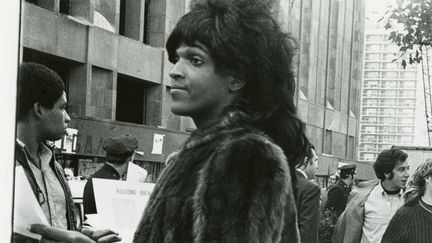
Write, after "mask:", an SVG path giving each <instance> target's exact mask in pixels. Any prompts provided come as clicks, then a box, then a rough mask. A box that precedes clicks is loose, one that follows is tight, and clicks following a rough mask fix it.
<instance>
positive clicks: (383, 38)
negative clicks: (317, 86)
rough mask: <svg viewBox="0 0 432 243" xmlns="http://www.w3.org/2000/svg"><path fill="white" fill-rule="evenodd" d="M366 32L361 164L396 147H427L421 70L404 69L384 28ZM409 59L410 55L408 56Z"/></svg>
mask: <svg viewBox="0 0 432 243" xmlns="http://www.w3.org/2000/svg"><path fill="white" fill-rule="evenodd" d="M379 27H380V26H378V28H371V29H369V28H368V29H366V32H365V58H364V74H363V84H362V87H363V91H362V103H361V104H362V107H361V122H360V146H359V160H361V161H372V162H373V161H375V160H376V157H377V155H378V154H379V153H380V152H381V151H382V150H384V149H388V148H390V147H391V146H393V145H398V146H427V145H428V144H427V142H428V140H427V132H426V118H425V106H424V93H423V91H424V88H423V83H422V76H421V66H420V65H417V64H413V65H409V64H408V65H407V66H406V68H405V69H404V68H403V67H402V66H401V64H400V60H398V61H394V60H395V59H398V58H399V57H400V55H401V54H400V52H399V48H398V47H397V46H396V44H394V43H392V42H390V41H389V40H388V36H389V32H388V31H386V30H385V29H383V28H379ZM406 56H408V55H406Z"/></svg>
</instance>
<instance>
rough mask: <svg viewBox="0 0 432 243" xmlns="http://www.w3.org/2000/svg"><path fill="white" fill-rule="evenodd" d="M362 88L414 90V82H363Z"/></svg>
mask: <svg viewBox="0 0 432 243" xmlns="http://www.w3.org/2000/svg"><path fill="white" fill-rule="evenodd" d="M363 88H402V89H405V88H416V81H415V80H408V81H406V80H364V84H363Z"/></svg>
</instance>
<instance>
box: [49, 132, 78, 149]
mask: <svg viewBox="0 0 432 243" xmlns="http://www.w3.org/2000/svg"><path fill="white" fill-rule="evenodd" d="M77 136H78V129H75V128H70V127H68V128H66V134H65V135H64V137H63V138H62V139H60V140H57V141H55V142H54V145H55V146H56V147H57V148H60V149H61V150H62V151H63V152H64V153H69V154H74V153H75V151H76V144H77Z"/></svg>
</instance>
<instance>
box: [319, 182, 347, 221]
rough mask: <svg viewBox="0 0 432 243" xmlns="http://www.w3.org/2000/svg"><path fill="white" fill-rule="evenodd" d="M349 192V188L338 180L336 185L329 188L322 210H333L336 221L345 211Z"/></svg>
mask: <svg viewBox="0 0 432 243" xmlns="http://www.w3.org/2000/svg"><path fill="white" fill-rule="evenodd" d="M350 192H351V187H349V186H348V185H347V184H345V182H343V181H342V180H340V181H339V182H338V183H336V184H334V185H333V186H331V187H330V189H329V191H328V193H327V203H326V206H325V208H324V209H329V210H331V209H334V210H335V214H336V215H335V217H336V219H337V218H339V216H340V215H341V214H342V212H343V211H344V210H345V207H346V205H347V202H348V197H349V194H350Z"/></svg>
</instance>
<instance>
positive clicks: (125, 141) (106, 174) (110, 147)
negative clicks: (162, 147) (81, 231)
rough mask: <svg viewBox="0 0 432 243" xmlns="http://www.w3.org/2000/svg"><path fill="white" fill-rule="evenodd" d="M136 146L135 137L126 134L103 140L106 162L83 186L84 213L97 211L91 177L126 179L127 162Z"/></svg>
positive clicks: (130, 160) (131, 159) (132, 157)
mask: <svg viewBox="0 0 432 243" xmlns="http://www.w3.org/2000/svg"><path fill="white" fill-rule="evenodd" d="M137 148H138V141H137V140H136V138H134V137H133V136H131V135H127V134H126V135H121V136H118V137H111V138H108V139H106V140H105V141H104V142H103V149H104V150H105V152H106V156H105V159H106V163H105V165H104V166H103V167H102V168H101V169H100V170H98V171H96V173H94V174H93V175H92V177H91V178H90V179H89V180H88V181H87V183H86V185H85V187H84V195H83V204H84V214H95V213H97V210H96V203H95V198H94V191H93V181H92V178H101V179H111V180H126V176H127V172H128V165H129V162H132V161H133V159H134V152H135V149H137Z"/></svg>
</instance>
